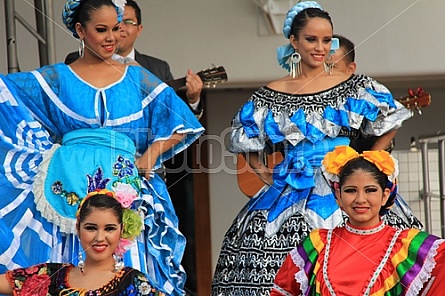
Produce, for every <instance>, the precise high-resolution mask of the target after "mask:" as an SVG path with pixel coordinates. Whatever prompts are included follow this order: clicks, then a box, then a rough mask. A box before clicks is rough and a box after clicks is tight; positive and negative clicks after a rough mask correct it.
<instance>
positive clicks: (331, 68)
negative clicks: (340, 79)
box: [323, 54, 334, 75]
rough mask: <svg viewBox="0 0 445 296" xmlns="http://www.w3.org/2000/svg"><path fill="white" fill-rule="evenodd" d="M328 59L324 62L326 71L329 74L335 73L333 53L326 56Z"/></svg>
mask: <svg viewBox="0 0 445 296" xmlns="http://www.w3.org/2000/svg"><path fill="white" fill-rule="evenodd" d="M326 60H328V61H329V62H324V63H323V66H324V71H325V72H326V73H327V74H329V75H332V73H334V63H333V62H332V55H331V54H329V55H328V56H327V57H326Z"/></svg>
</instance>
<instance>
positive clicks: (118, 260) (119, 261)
mask: <svg viewBox="0 0 445 296" xmlns="http://www.w3.org/2000/svg"><path fill="white" fill-rule="evenodd" d="M113 258H114V261H116V262H115V263H114V272H118V271H119V270H121V269H122V268H123V267H124V262H123V261H122V257H121V256H119V255H116V254H113Z"/></svg>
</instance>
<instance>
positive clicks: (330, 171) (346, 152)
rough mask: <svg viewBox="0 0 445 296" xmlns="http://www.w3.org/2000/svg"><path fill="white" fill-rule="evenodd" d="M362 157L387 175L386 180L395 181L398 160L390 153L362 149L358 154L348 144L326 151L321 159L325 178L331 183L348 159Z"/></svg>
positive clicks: (337, 179)
mask: <svg viewBox="0 0 445 296" xmlns="http://www.w3.org/2000/svg"><path fill="white" fill-rule="evenodd" d="M357 157H362V158H364V159H366V160H367V161H369V162H370V163H372V164H374V165H375V166H376V167H377V168H378V169H379V170H380V171H381V172H382V173H384V174H385V175H387V176H388V180H389V181H391V182H393V183H396V182H395V181H396V177H397V175H398V173H399V168H398V162H397V160H396V159H394V158H393V157H392V156H391V154H389V153H388V152H387V151H384V150H372V151H363V153H361V154H359V153H358V152H357V151H355V150H354V149H353V148H351V147H349V146H338V147H336V148H335V149H334V150H333V151H331V152H329V153H327V154H326V155H325V157H324V159H323V161H322V165H323V166H322V170H323V173H324V174H325V176H326V177H327V179H328V180H329V181H331V182H333V183H335V182H338V181H339V175H340V172H341V170H342V168H343V167H344V166H345V164H346V163H348V161H350V160H352V159H355V158H357Z"/></svg>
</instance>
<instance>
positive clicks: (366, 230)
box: [345, 221, 385, 235]
mask: <svg viewBox="0 0 445 296" xmlns="http://www.w3.org/2000/svg"><path fill="white" fill-rule="evenodd" d="M384 228H385V224H384V223H383V221H380V223H379V224H377V225H376V226H371V227H357V226H353V225H352V224H351V223H349V221H348V222H346V225H345V229H346V231H348V232H351V233H354V234H358V235H370V234H374V233H377V232H380V231H382V230H383V229H384Z"/></svg>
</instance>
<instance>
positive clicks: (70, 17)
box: [62, 0, 127, 38]
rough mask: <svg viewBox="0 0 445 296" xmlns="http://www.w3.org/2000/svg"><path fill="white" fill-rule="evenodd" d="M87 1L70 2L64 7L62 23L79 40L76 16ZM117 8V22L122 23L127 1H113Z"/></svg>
mask: <svg viewBox="0 0 445 296" xmlns="http://www.w3.org/2000/svg"><path fill="white" fill-rule="evenodd" d="M82 1H86V0H68V1H67V2H66V3H65V6H63V10H62V21H63V23H64V24H65V26H66V28H67V29H68V30H70V31H71V33H73V36H74V37H76V38H79V35H77V32H76V27H75V23H74V15H75V14H76V10H77V9H78V7H79V5H80V3H82ZM111 1H112V2H113V4H114V6H115V7H116V12H117V21H118V22H119V23H120V22H121V21H122V17H123V16H124V7H125V4H127V1H126V0H111Z"/></svg>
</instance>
